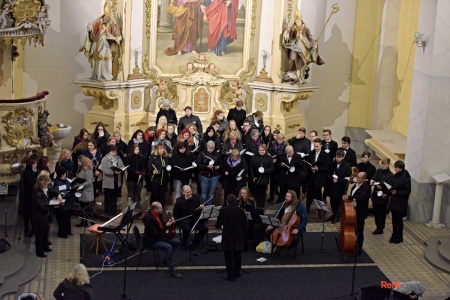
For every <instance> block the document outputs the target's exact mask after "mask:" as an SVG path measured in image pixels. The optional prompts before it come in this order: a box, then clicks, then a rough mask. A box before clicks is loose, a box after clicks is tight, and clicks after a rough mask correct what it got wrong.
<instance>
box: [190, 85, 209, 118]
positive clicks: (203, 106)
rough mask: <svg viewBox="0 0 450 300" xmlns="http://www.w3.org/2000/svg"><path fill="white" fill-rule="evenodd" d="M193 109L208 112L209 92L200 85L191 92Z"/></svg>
mask: <svg viewBox="0 0 450 300" xmlns="http://www.w3.org/2000/svg"><path fill="white" fill-rule="evenodd" d="M193 98H194V111H196V112H199V113H206V112H209V103H210V93H209V92H208V90H207V89H206V88H205V87H203V86H200V87H198V88H197V90H196V91H194V92H193Z"/></svg>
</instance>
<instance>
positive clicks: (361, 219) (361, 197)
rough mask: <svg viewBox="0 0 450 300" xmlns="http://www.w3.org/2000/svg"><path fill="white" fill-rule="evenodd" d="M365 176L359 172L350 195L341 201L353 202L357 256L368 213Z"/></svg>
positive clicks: (367, 192) (368, 188)
mask: <svg viewBox="0 0 450 300" xmlns="http://www.w3.org/2000/svg"><path fill="white" fill-rule="evenodd" d="M366 177H367V174H366V173H364V172H359V173H358V175H357V176H356V184H355V185H354V186H353V187H352V190H351V192H350V195H348V196H347V195H344V196H342V200H344V201H348V200H351V201H353V207H354V208H355V210H356V236H357V238H356V240H357V243H358V249H357V250H358V254H361V251H362V248H363V243H364V223H365V220H366V218H367V214H368V212H369V198H370V192H371V189H370V185H369V184H368V183H367V182H366Z"/></svg>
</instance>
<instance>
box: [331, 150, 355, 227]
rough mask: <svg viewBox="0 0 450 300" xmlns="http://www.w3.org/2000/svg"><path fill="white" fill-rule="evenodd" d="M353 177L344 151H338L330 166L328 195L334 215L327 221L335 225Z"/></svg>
mask: <svg viewBox="0 0 450 300" xmlns="http://www.w3.org/2000/svg"><path fill="white" fill-rule="evenodd" d="M350 175H352V169H351V168H350V166H349V165H348V163H346V162H345V161H344V151H342V150H337V151H336V157H335V159H334V161H333V162H331V164H330V171H329V173H328V185H327V186H328V195H329V196H330V203H331V211H332V212H333V215H332V216H330V217H329V218H328V219H327V222H329V221H331V222H332V223H333V224H334V223H336V222H337V220H338V218H337V215H338V213H339V212H338V210H339V206H340V205H341V201H342V196H343V195H345V194H346V192H347V191H346V190H345V188H346V187H347V182H348V179H349V177H350Z"/></svg>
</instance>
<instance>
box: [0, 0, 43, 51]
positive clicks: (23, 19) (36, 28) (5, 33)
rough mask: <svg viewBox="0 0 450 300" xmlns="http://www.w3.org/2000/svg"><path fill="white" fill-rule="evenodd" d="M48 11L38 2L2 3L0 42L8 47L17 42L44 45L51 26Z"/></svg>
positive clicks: (35, 0) (28, 0)
mask: <svg viewBox="0 0 450 300" xmlns="http://www.w3.org/2000/svg"><path fill="white" fill-rule="evenodd" d="M48 9H49V7H48V6H47V5H44V4H43V2H42V3H41V1H38V0H17V1H9V0H8V1H0V41H2V42H3V43H5V44H6V45H7V46H9V45H10V44H15V43H16V42H17V40H20V41H21V43H22V45H25V42H26V41H29V42H30V43H31V41H33V42H34V44H35V45H36V43H40V44H42V45H43V44H44V34H45V33H46V32H47V27H48V26H49V25H50V19H49V16H48Z"/></svg>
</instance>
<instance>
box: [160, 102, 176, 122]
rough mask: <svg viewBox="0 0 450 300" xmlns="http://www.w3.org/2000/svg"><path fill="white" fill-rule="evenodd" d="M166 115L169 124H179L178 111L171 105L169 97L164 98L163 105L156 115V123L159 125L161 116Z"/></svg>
mask: <svg viewBox="0 0 450 300" xmlns="http://www.w3.org/2000/svg"><path fill="white" fill-rule="evenodd" d="M162 115H164V116H166V118H167V124H169V123H172V124H175V125H177V124H178V120H177V113H176V112H175V111H174V110H173V109H172V108H171V107H170V101H169V99H164V100H163V107H162V108H161V109H160V110H159V112H158V114H157V115H156V125H158V121H159V118H160V117H161V116H162Z"/></svg>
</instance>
